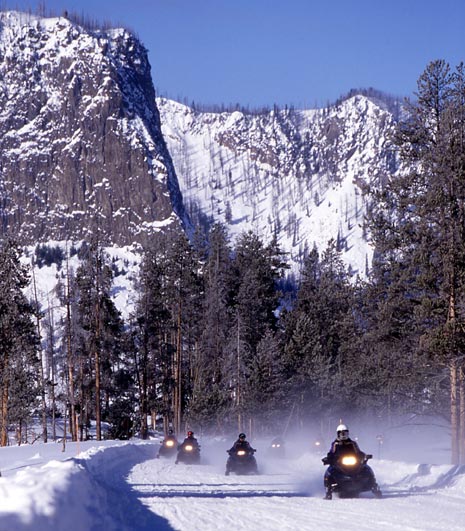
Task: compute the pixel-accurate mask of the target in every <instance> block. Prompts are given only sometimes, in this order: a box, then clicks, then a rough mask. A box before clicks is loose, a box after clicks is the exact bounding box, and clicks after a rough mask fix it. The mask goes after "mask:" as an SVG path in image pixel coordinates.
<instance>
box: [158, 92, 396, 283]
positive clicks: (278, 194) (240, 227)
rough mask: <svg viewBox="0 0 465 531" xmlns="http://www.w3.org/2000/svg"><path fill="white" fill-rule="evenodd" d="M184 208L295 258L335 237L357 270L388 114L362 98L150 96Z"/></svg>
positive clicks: (384, 159) (380, 174)
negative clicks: (209, 101)
mask: <svg viewBox="0 0 465 531" xmlns="http://www.w3.org/2000/svg"><path fill="white" fill-rule="evenodd" d="M157 106H158V108H159V111H160V118H161V126H162V132H163V135H164V137H165V140H166V142H167V146H168V149H169V151H170V154H171V157H172V159H173V163H174V166H175V169H176V174H177V177H178V181H179V186H180V189H181V192H182V194H183V198H184V202H185V204H186V208H187V209H188V211H189V212H190V214H191V216H192V218H193V219H194V220H195V218H196V216H197V213H198V212H200V214H198V217H199V218H200V219H201V217H202V216H203V217H204V218H206V219H209V220H212V219H213V220H218V221H221V222H223V223H226V225H227V226H228V229H229V231H230V233H231V234H232V235H233V236H234V235H237V234H238V233H240V232H243V231H247V230H254V231H257V232H258V233H259V234H260V235H261V236H262V237H263V238H264V239H265V240H268V241H269V240H270V239H271V237H272V236H273V235H276V236H277V239H278V242H279V244H280V245H281V246H282V248H283V249H284V250H285V251H287V252H288V253H289V258H290V262H291V264H294V265H298V263H299V261H300V260H301V259H302V255H303V253H304V252H305V251H308V250H310V249H311V248H312V247H313V245H316V246H317V247H318V248H319V249H320V251H322V250H324V248H325V247H326V245H327V243H328V241H329V240H330V239H331V238H333V239H335V240H337V239H339V241H340V242H341V243H342V242H343V243H342V247H343V251H344V255H343V256H344V259H345V261H346V263H347V264H348V265H350V266H351V267H352V269H353V270H354V272H355V273H359V274H360V275H361V276H364V274H365V269H366V263H367V262H368V263H370V262H371V256H372V248H371V246H370V243H369V241H368V238H367V236H366V234H365V231H364V215H365V213H366V208H367V197H366V189H367V187H369V186H370V184H373V183H375V182H377V181H378V180H379V179H382V178H385V177H386V176H387V175H388V174H389V173H390V172H391V171H394V170H395V160H394V158H393V155H392V151H391V150H390V148H389V135H390V133H391V132H392V130H393V127H394V120H393V116H392V115H391V114H390V112H389V111H388V110H387V109H385V108H383V107H381V106H380V105H377V104H376V103H374V102H373V101H372V100H370V99H369V98H367V97H364V96H360V95H359V96H354V97H351V98H349V99H347V100H345V101H343V102H342V103H340V104H338V105H335V106H333V107H330V108H328V109H319V110H289V109H288V110H277V109H275V110H272V111H269V112H267V113H262V114H250V113H249V114H247V113H243V112H239V111H234V112H220V113H212V112H211V113H207V112H199V111H196V110H193V109H191V108H190V107H187V106H185V105H182V104H180V103H177V102H174V101H171V100H167V99H164V98H158V99H157Z"/></svg>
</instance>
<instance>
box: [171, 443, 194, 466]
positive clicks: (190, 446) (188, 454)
mask: <svg viewBox="0 0 465 531" xmlns="http://www.w3.org/2000/svg"><path fill="white" fill-rule="evenodd" d="M178 463H185V464H189V465H196V464H199V463H200V446H199V445H198V444H194V443H192V442H190V441H188V440H185V441H184V442H183V443H182V444H180V445H179V446H178V455H177V457H176V461H175V464H176V465H177V464H178Z"/></svg>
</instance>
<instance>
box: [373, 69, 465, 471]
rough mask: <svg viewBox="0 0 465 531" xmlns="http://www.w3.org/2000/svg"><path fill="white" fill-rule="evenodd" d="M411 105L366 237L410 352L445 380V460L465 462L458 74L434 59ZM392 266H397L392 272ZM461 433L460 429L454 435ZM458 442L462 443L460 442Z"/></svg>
mask: <svg viewBox="0 0 465 531" xmlns="http://www.w3.org/2000/svg"><path fill="white" fill-rule="evenodd" d="M416 95H417V101H416V102H414V103H410V105H409V108H408V111H409V113H408V119H407V120H405V121H403V122H402V123H401V124H400V127H399V130H398V134H397V136H396V139H395V140H396V144H397V146H398V147H399V154H400V156H401V158H402V161H403V162H404V163H405V165H406V167H407V168H409V169H408V171H404V172H403V173H402V174H401V175H400V176H397V177H395V178H392V179H391V180H390V182H388V183H387V184H386V186H385V187H384V188H383V190H382V192H381V194H380V195H379V196H378V202H377V206H376V208H375V210H374V211H373V219H372V233H373V236H374V242H375V243H376V246H377V251H378V253H379V255H380V257H381V258H382V259H383V260H384V262H385V263H384V267H385V268H386V270H388V271H392V270H393V268H395V271H396V276H395V279H396V283H397V286H398V288H397V289H402V290H403V293H404V297H408V298H409V299H410V301H411V303H412V304H414V306H415V307H414V308H413V309H412V329H413V330H414V333H415V334H417V338H418V339H417V342H416V350H417V352H418V354H421V355H422V356H423V357H425V358H429V359H428V362H427V363H430V364H431V363H433V364H435V365H436V370H437V371H440V370H441V366H442V367H444V368H445V367H447V368H448V371H449V375H450V378H449V379H450V411H451V425H452V460H453V462H459V461H464V460H465V441H464V439H465V425H464V424H465V411H464V415H463V422H462V421H461V415H460V411H459V402H460V400H461V398H460V397H461V396H463V401H464V404H465V395H464V393H465V390H464V389H463V385H462V383H459V382H460V380H461V374H462V372H463V366H462V361H461V360H462V359H463V354H464V348H465V341H464V339H465V338H464V333H463V329H464V327H463V322H464V319H465V316H464V314H463V309H462V308H463V307H464V304H463V302H464V296H465V267H464V266H465V237H464V236H465V234H464V231H465V222H464V220H465V206H464V205H465V164H464V158H465V155H464V149H463V147H464V138H465V120H464V115H465V113H464V109H465V106H464V98H465V91H464V75H463V66H462V65H459V67H458V68H457V69H456V71H455V72H454V73H451V70H450V67H449V65H448V64H447V63H445V62H444V61H442V60H438V61H433V62H432V63H430V64H429V65H428V66H427V68H426V69H425V71H424V73H423V74H422V75H421V76H420V78H419V80H418V92H417V94H416ZM395 262H399V264H400V265H395ZM462 426H463V428H462ZM462 435H463V437H462Z"/></svg>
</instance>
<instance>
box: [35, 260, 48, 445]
mask: <svg viewBox="0 0 465 531" xmlns="http://www.w3.org/2000/svg"><path fill="white" fill-rule="evenodd" d="M31 269H32V285H33V289H34V302H35V305H36V310H35V313H36V327H37V337H38V338H39V343H40V337H41V330H40V316H39V299H38V298H37V285H36V276H35V273H34V267H33V266H32V267H31ZM39 350H40V354H39V360H38V364H39V380H40V400H41V403H42V437H43V441H44V443H46V442H47V439H48V432H47V401H46V396H45V378H44V363H43V356H42V354H43V352H42V349H41V348H39Z"/></svg>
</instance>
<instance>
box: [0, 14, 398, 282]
mask: <svg viewBox="0 0 465 531" xmlns="http://www.w3.org/2000/svg"><path fill="white" fill-rule="evenodd" d="M393 126H394V118H393V115H392V114H391V113H390V112H389V110H388V106H387V105H385V104H383V102H382V101H381V100H379V99H374V98H369V97H366V96H362V95H355V96H353V97H350V98H347V99H345V100H343V101H341V102H339V103H338V104H335V105H334V106H330V107H328V108H325V109H319V110H295V109H285V110H279V109H273V110H270V111H266V112H261V113H251V112H242V111H238V110H236V111H234V112H201V111H199V110H196V109H193V108H189V107H187V106H185V105H182V104H180V103H177V102H174V101H171V100H168V99H164V98H158V99H156V98H155V91H154V88H153V81H152V78H151V72H150V65H149V63H148V60H147V53H146V50H145V49H144V47H143V45H142V44H141V43H140V42H139V41H138V39H137V38H136V37H135V36H134V35H132V34H131V33H129V32H128V31H126V30H123V29H112V30H98V29H95V28H84V27H83V26H82V25H79V24H78V23H76V22H72V21H70V20H69V19H68V18H64V17H59V18H48V19H46V18H39V17H36V16H33V15H26V14H21V13H17V12H5V13H0V150H1V151H0V153H1V156H0V216H1V221H2V225H1V232H2V234H3V235H5V234H8V233H10V234H11V233H13V234H14V235H15V236H16V237H17V238H18V239H19V241H20V242H21V243H23V244H25V245H34V244H35V243H37V242H47V241H49V240H54V241H65V240H73V241H77V240H82V239H88V238H89V236H90V235H91V234H94V233H96V232H97V231H99V233H100V239H101V241H102V242H103V243H105V244H107V245H116V246H130V245H132V244H133V243H135V242H136V243H145V242H147V241H148V239H149V238H151V237H152V236H153V235H154V234H155V233H157V232H159V231H165V230H169V229H170V228H173V227H179V226H183V227H184V228H187V227H190V226H191V225H190V220H192V221H193V222H194V223H197V222H201V223H210V222H211V221H213V220H218V221H222V222H225V223H226V225H227V226H228V228H229V230H230V232H231V235H232V236H233V237H234V236H235V235H237V234H239V233H241V232H243V231H245V230H249V229H251V230H254V231H256V232H257V233H258V234H259V235H260V236H261V237H262V238H263V239H264V240H265V241H269V240H270V239H271V238H272V237H276V238H277V241H278V243H279V244H280V246H281V248H282V249H283V250H284V251H286V252H287V253H288V256H289V261H290V263H291V265H293V266H294V269H295V270H297V269H298V266H299V264H300V263H301V260H302V258H303V256H304V255H305V253H306V252H308V251H309V250H310V249H311V248H312V247H313V245H316V246H317V247H318V248H319V249H320V250H323V249H324V248H325V247H326V245H327V242H328V241H329V240H330V239H331V238H333V239H335V240H337V241H338V244H339V246H340V248H341V249H342V250H343V257H344V259H345V261H346V263H347V264H349V265H350V266H351V268H352V270H353V271H354V273H358V274H360V275H362V276H363V275H364V273H365V271H366V267H367V264H369V263H370V260H371V255H372V249H371V247H370V243H369V238H368V237H367V234H366V230H365V227H364V215H365V212H366V207H367V201H368V200H367V195H366V189H367V188H368V187H369V186H370V185H371V184H372V183H373V181H375V180H377V179H380V178H383V177H384V176H386V175H387V174H389V173H390V172H393V171H395V169H396V167H395V158H394V156H393V154H392V151H390V149H389V135H390V133H391V131H392V129H393ZM186 212H187V213H186ZM189 217H190V220H189Z"/></svg>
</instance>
